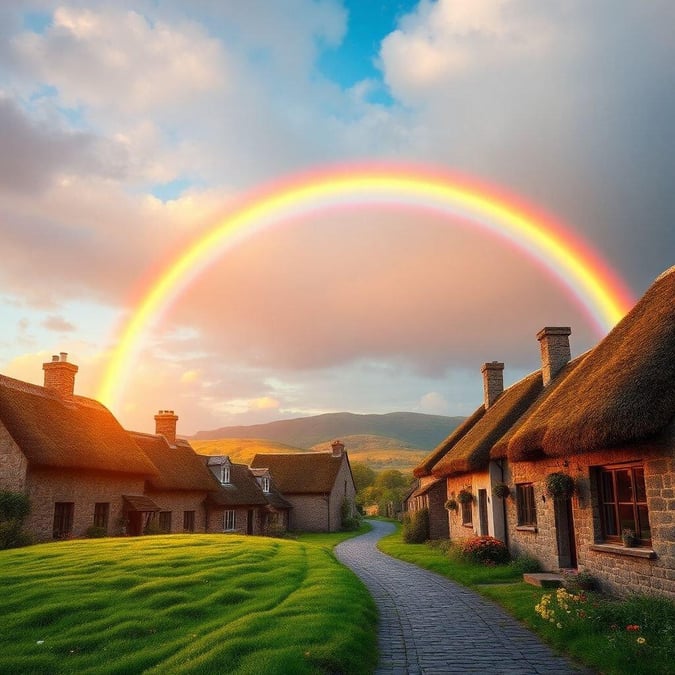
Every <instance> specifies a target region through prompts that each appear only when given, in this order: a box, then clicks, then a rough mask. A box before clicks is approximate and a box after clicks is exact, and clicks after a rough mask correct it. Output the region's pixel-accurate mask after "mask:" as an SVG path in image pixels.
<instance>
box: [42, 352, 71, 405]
mask: <svg viewBox="0 0 675 675" xmlns="http://www.w3.org/2000/svg"><path fill="white" fill-rule="evenodd" d="M42 370H44V371H45V388H46V389H52V390H53V391H56V392H58V393H59V394H61V396H63V397H64V398H72V397H73V394H74V392H75V373H77V371H78V370H79V368H78V367H77V366H76V365H75V364H74V363H68V354H67V353H66V352H61V353H60V354H54V356H52V360H51V361H50V362H49V363H43V364H42Z"/></svg>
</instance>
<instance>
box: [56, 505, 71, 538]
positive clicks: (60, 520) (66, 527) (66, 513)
mask: <svg viewBox="0 0 675 675" xmlns="http://www.w3.org/2000/svg"><path fill="white" fill-rule="evenodd" d="M74 511H75V504H74V503H73V502H56V503H55V504H54V539H64V538H65V537H68V536H69V535H71V534H72V533H73V513H74Z"/></svg>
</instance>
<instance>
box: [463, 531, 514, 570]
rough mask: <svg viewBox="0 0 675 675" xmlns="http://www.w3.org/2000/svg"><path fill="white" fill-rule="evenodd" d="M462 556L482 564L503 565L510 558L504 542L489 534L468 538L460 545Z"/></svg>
mask: <svg viewBox="0 0 675 675" xmlns="http://www.w3.org/2000/svg"><path fill="white" fill-rule="evenodd" d="M462 556H463V557H464V558H465V559H466V560H470V561H471V562H475V563H483V564H484V565H504V564H506V563H507V562H509V560H510V559H511V554H510V553H509V549H508V548H507V547H506V544H505V543H504V542H503V541H501V540H500V539H495V538H494V537H489V536H483V537H473V538H472V539H468V540H467V541H466V542H465V543H464V545H463V546H462Z"/></svg>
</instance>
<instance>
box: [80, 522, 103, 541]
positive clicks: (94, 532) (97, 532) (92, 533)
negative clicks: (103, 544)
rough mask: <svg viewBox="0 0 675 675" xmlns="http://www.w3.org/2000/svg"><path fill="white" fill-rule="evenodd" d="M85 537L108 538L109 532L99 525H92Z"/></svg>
mask: <svg viewBox="0 0 675 675" xmlns="http://www.w3.org/2000/svg"><path fill="white" fill-rule="evenodd" d="M84 536H85V537H88V538H89V539H100V538H101V537H106V536H108V531H107V530H106V528H105V527H100V526H99V525H90V526H89V527H88V528H87V530H86V532H85V533H84Z"/></svg>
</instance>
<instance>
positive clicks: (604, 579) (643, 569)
mask: <svg viewBox="0 0 675 675" xmlns="http://www.w3.org/2000/svg"><path fill="white" fill-rule="evenodd" d="M635 461H642V462H643V466H644V471H645V486H646V490H647V507H648V509H649V523H650V526H651V533H652V544H651V548H646V547H638V548H632V549H631V548H624V547H623V546H621V545H619V544H615V543H611V542H604V541H603V539H602V530H601V526H600V516H599V505H598V491H597V486H596V480H595V476H594V469H595V467H600V466H608V465H612V464H621V463H627V462H635ZM554 471H563V472H567V473H569V474H570V475H571V476H573V477H574V479H575V482H576V485H577V494H576V495H575V496H574V497H573V498H572V513H573V522H574V534H575V542H576V552H577V566H578V569H579V570H585V571H588V572H589V573H591V574H592V575H593V576H595V577H596V578H597V579H598V580H599V581H600V583H601V585H602V587H603V588H604V589H605V590H607V591H610V592H613V593H617V594H625V593H627V592H638V593H658V594H661V595H666V596H668V597H673V598H675V459H674V458H673V453H672V450H667V449H664V448H656V447H649V446H641V447H634V448H623V449H614V450H611V451H602V452H595V453H589V454H585V455H572V456H570V457H569V459H568V461H567V466H565V465H564V460H563V459H547V460H541V461H539V462H518V463H514V464H511V465H510V467H509V468H508V483H509V485H510V486H511V487H512V488H513V497H510V498H509V499H507V500H506V502H507V517H508V526H509V544H510V548H511V551H512V553H514V554H518V553H527V554H529V555H532V556H534V557H536V558H538V559H539V560H540V562H541V563H542V564H543V565H544V567H545V569H548V570H557V569H558V568H559V560H558V547H557V541H556V532H555V517H554V511H553V501H552V500H551V499H549V498H548V497H546V498H545V501H544V499H543V497H545V483H544V480H545V477H546V476H547V475H548V474H549V473H551V472H554ZM524 482H532V483H533V485H534V491H535V499H536V509H537V528H536V532H530V531H523V530H519V529H518V528H517V527H516V504H515V484H516V483H524Z"/></svg>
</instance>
